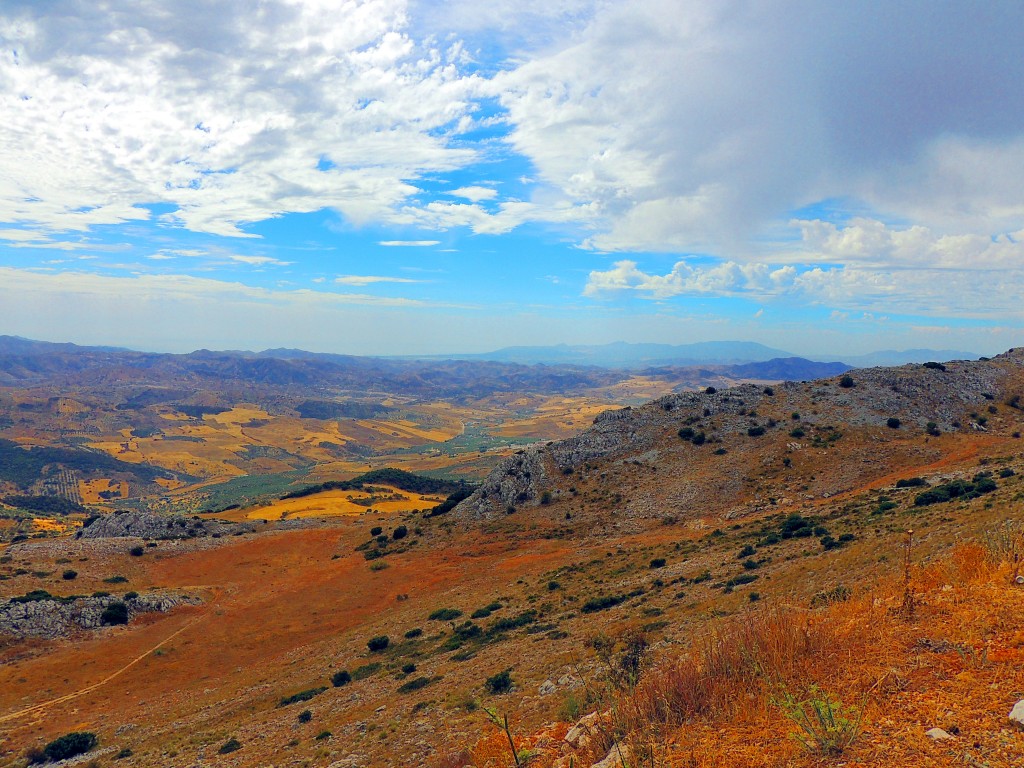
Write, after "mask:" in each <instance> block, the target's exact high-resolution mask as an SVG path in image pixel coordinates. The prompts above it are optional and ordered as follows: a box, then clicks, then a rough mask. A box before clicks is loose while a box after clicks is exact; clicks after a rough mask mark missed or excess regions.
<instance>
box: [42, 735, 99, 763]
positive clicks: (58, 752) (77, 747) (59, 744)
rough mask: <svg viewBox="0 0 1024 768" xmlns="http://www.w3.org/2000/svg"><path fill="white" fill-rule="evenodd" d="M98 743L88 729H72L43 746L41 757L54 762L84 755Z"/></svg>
mask: <svg viewBox="0 0 1024 768" xmlns="http://www.w3.org/2000/svg"><path fill="white" fill-rule="evenodd" d="M98 743H99V740H98V739H97V738H96V734H95V733H89V732H88V731H74V732H73V733H66V734H64V735H63V736H61V737H60V738H57V739H54V740H53V741H51V742H50V743H49V744H47V745H46V747H44V748H43V757H44V758H45V759H46V760H47V761H49V762H53V763H56V762H57V761H59V760H67V759H68V758H69V757H74V756H75V755H84V754H85V753H86V752H88V751H89V750H90V749H92V748H93V747H95V746H96V745H97V744H98Z"/></svg>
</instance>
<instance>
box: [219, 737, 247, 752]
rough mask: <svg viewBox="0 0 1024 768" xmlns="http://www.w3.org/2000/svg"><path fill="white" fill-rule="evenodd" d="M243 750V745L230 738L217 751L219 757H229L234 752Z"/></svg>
mask: <svg viewBox="0 0 1024 768" xmlns="http://www.w3.org/2000/svg"><path fill="white" fill-rule="evenodd" d="M241 748H242V743H241V742H240V741H239V740H238V739H235V738H230V739H228V740H227V741H225V742H224V743H223V744H221V745H220V749H218V750H217V754H218V755H227V754H230V753H232V752H237V751H238V750H240V749H241Z"/></svg>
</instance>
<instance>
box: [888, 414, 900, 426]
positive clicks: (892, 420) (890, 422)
mask: <svg viewBox="0 0 1024 768" xmlns="http://www.w3.org/2000/svg"><path fill="white" fill-rule="evenodd" d="M900 423H901V422H900V420H899V419H897V418H896V417H895V416H890V417H889V418H888V419H886V420H885V426H887V427H888V428H889V429H899V428H900Z"/></svg>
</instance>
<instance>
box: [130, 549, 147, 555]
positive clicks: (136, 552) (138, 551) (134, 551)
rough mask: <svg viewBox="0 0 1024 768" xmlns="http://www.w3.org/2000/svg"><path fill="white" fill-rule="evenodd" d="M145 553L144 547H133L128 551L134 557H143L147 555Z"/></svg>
mask: <svg viewBox="0 0 1024 768" xmlns="http://www.w3.org/2000/svg"><path fill="white" fill-rule="evenodd" d="M145 552H146V550H145V548H143V547H132V548H131V549H129V550H128V554H129V555H131V556H132V557H142V555H143V554H145Z"/></svg>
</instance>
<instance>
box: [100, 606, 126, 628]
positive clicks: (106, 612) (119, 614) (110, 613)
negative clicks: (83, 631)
mask: <svg viewBox="0 0 1024 768" xmlns="http://www.w3.org/2000/svg"><path fill="white" fill-rule="evenodd" d="M100 622H101V623H102V624H107V625H114V624H127V623H128V606H127V605H125V604H124V603H122V602H121V601H120V600H118V601H116V602H113V603H111V604H110V605H108V606H107V607H106V608H104V609H103V613H101V614H100Z"/></svg>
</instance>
